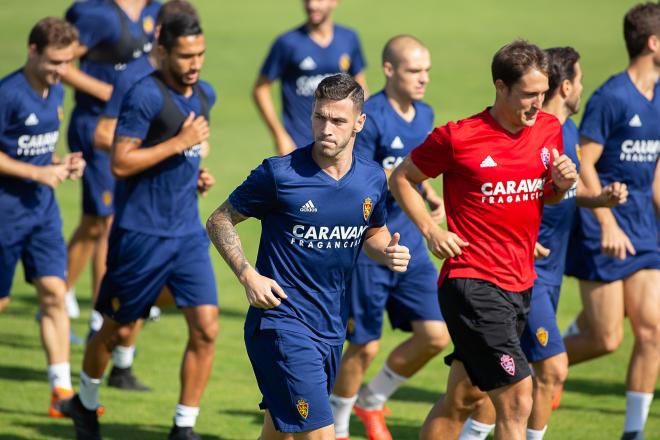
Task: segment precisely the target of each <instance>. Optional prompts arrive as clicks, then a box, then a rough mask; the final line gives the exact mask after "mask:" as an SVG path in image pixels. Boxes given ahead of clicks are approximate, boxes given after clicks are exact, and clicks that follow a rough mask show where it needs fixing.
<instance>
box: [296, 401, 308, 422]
mask: <svg viewBox="0 0 660 440" xmlns="http://www.w3.org/2000/svg"><path fill="white" fill-rule="evenodd" d="M296 408H297V409H298V413H300V415H301V416H302V418H303V419H306V418H307V416H308V415H309V404H308V403H307V401H306V400H305V399H300V400H298V403H297V404H296Z"/></svg>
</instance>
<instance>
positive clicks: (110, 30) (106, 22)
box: [65, 2, 119, 49]
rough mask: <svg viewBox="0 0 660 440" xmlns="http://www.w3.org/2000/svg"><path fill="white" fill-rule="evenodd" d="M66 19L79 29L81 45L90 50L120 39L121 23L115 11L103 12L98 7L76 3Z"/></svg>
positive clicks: (69, 10)
mask: <svg viewBox="0 0 660 440" xmlns="http://www.w3.org/2000/svg"><path fill="white" fill-rule="evenodd" d="M109 12H112V13H109ZM65 18H66V20H67V21H68V22H69V23H71V24H73V25H74V26H75V27H76V28H77V29H78V32H79V34H80V36H79V40H80V44H82V45H83V46H85V47H87V48H88V49H91V48H93V47H96V46H98V45H99V44H101V43H104V42H114V41H117V40H118V39H119V28H118V26H119V23H118V18H117V14H116V13H115V12H114V10H111V9H107V10H104V11H102V10H101V8H100V7H99V6H98V5H92V4H89V3H86V2H76V3H74V4H73V6H71V7H70V8H69V9H68V10H67V11H66V17H65Z"/></svg>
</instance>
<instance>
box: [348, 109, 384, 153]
mask: <svg viewBox="0 0 660 440" xmlns="http://www.w3.org/2000/svg"><path fill="white" fill-rule="evenodd" d="M379 138H380V135H379V133H378V126H377V125H376V121H375V120H374V119H372V118H371V117H370V115H369V114H367V120H366V121H365V123H364V127H363V128H362V131H361V132H359V133H358V134H357V136H356V137H355V146H354V150H355V153H356V154H359V155H360V156H362V157H364V158H365V159H369V160H375V158H376V149H377V147H378V142H379Z"/></svg>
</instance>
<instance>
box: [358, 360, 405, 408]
mask: <svg viewBox="0 0 660 440" xmlns="http://www.w3.org/2000/svg"><path fill="white" fill-rule="evenodd" d="M407 380H408V378H407V377H404V376H401V375H400V374H397V373H395V372H394V371H392V369H391V368H390V367H388V366H387V364H385V365H383V368H381V370H380V371H379V372H378V374H376V375H375V376H374V377H373V379H371V382H369V383H368V384H367V386H366V387H364V388H362V389H361V390H360V393H359V394H358V396H359V397H358V400H359V405H360V406H361V407H363V408H365V409H382V408H383V406H384V405H385V402H387V399H389V398H390V396H391V395H392V394H394V392H395V391H396V390H397V388H399V387H400V386H401V385H402V384H403V383H404V382H405V381H407Z"/></svg>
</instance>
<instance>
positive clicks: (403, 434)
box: [349, 417, 421, 440]
mask: <svg viewBox="0 0 660 440" xmlns="http://www.w3.org/2000/svg"><path fill="white" fill-rule="evenodd" d="M385 421H386V422H387V428H388V429H389V430H390V433H391V434H392V438H394V439H396V440H417V439H418V438H419V430H420V429H421V423H420V424H414V425H413V424H411V423H410V421H409V420H406V421H404V420H402V419H399V418H397V417H387V418H386V419H385ZM349 429H350V432H351V434H352V435H358V434H360V435H363V436H364V437H366V436H367V435H366V433H365V429H364V425H363V424H362V422H360V420H359V419H358V418H357V417H351V424H350V428H349Z"/></svg>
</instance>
